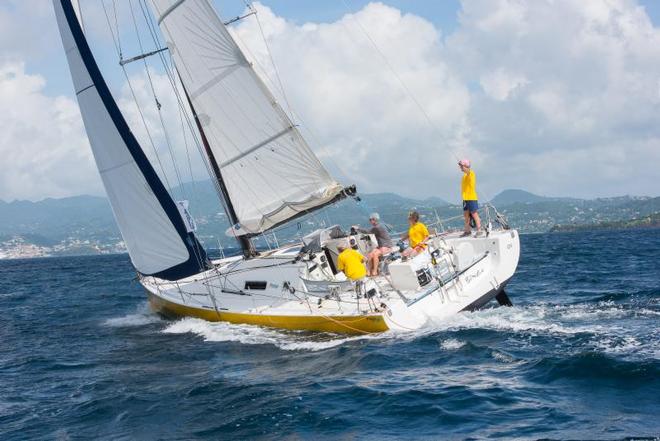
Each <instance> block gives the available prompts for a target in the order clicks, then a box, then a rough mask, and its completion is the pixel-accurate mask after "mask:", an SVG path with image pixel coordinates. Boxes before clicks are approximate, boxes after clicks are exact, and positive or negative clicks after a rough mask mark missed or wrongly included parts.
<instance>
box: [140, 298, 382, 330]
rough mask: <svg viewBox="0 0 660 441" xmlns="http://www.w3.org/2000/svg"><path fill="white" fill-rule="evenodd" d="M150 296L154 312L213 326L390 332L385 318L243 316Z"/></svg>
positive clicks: (375, 316)
mask: <svg viewBox="0 0 660 441" xmlns="http://www.w3.org/2000/svg"><path fill="white" fill-rule="evenodd" d="M148 295H149V304H150V305H151V308H152V309H153V310H154V311H156V312H158V313H160V314H163V315H166V316H176V317H197V318H201V319H204V320H208V321H210V322H229V323H236V324H246V325H259V326H268V327H271V328H281V329H297V330H307V331H321V332H336V333H341V334H373V333H377V332H384V331H387V330H388V329H389V328H388V327H387V324H386V323H385V320H384V319H383V316H382V315H381V314H374V315H357V316H305V315H266V314H243V313H238V312H226V311H220V312H216V311H215V310H212V309H203V308H195V307H192V306H185V305H180V304H178V303H174V302H170V301H168V300H165V299H163V298H161V297H158V296H156V295H154V294H152V293H148Z"/></svg>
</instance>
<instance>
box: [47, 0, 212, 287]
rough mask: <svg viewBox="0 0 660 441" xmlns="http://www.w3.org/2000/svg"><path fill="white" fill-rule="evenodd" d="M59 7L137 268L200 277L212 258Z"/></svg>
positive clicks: (64, 0) (61, 4)
mask: <svg viewBox="0 0 660 441" xmlns="http://www.w3.org/2000/svg"><path fill="white" fill-rule="evenodd" d="M53 3H54V6H55V14H56V16H57V24H58V26H59V29H60V34H61V36H62V43H63V45H64V50H65V51H66V55H67V59H68V61H69V68H70V70H71V76H72V78H73V84H74V87H75V91H76V96H77V98H78V105H79V106H80V112H81V114H82V117H83V122H84V124H85V129H86V131H87V136H88V138H89V142H90V145H91V147H92V151H93V153H94V159H95V160H96V165H97V167H98V169H99V173H100V174H101V179H102V180H103V185H104V186H105V190H106V193H107V194H108V199H109V200H110V204H111V206H112V211H113V213H114V216H115V219H116V221H117V224H118V225H119V229H120V231H121V234H122V237H123V238H124V242H125V243H126V247H127V248H128V252H129V254H130V257H131V261H132V263H133V265H134V266H135V268H136V269H137V270H138V271H139V272H140V273H142V274H144V275H155V276H158V277H161V278H165V279H169V280H175V279H179V278H182V277H187V276H190V275H193V274H196V273H199V272H200V271H202V270H204V269H206V268H207V262H208V259H207V257H206V254H205V252H204V250H203V249H202V247H201V245H200V244H199V242H198V241H197V239H196V238H195V236H194V235H193V233H190V232H188V231H187V229H186V226H185V224H184V222H183V220H182V218H181V215H180V214H179V211H178V209H177V206H176V204H175V203H174V201H173V200H172V198H171V197H170V195H169V193H168V192H167V190H166V189H165V187H164V186H163V184H162V182H161V181H160V179H159V177H158V175H157V174H156V172H155V171H154V169H153V167H152V166H151V164H150V163H149V161H148V160H147V157H146V156H145V154H144V152H143V151H142V148H141V147H140V145H139V144H138V142H137V140H136V139H135V137H134V136H133V134H132V133H131V131H130V129H129V127H128V125H127V124H126V121H125V120H124V118H123V116H122V115H121V113H120V111H119V108H118V107H117V104H116V103H115V101H114V99H113V98H112V95H111V94H110V91H109V89H108V87H107V85H106V84H105V81H104V80H103V77H102V76H101V73H100V71H99V69H98V66H97V65H96V62H95V60H94V57H93V56H92V53H91V51H90V48H89V46H88V44H87V41H86V39H85V36H84V34H83V32H82V28H81V26H80V23H79V21H78V19H77V17H76V13H75V12H74V9H73V6H72V4H71V1H70V0H54V1H53Z"/></svg>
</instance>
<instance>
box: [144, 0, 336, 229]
mask: <svg viewBox="0 0 660 441" xmlns="http://www.w3.org/2000/svg"><path fill="white" fill-rule="evenodd" d="M152 5H153V8H154V12H155V15H156V18H157V20H158V23H159V25H160V28H161V30H162V32H163V34H164V35H165V38H166V40H167V45H168V47H169V49H170V53H171V54H172V57H173V58H174V63H175V64H176V66H177V70H178V72H179V75H180V77H181V81H182V82H183V85H184V86H185V88H186V90H187V92H188V94H189V97H190V100H191V102H192V105H193V106H194V108H195V110H196V112H197V116H198V120H199V122H200V124H201V126H202V130H203V131H204V133H205V135H206V137H207V138H208V141H209V145H210V148H211V149H212V151H213V156H214V157H215V158H216V160H217V162H218V169H219V173H221V174H222V176H221V177H219V178H220V179H222V180H223V181H224V183H225V185H226V187H227V190H228V194H229V199H230V203H231V204H232V205H233V208H234V210H235V212H236V215H237V218H238V221H239V225H237V226H235V227H236V228H235V230H234V232H235V234H237V235H243V234H246V235H255V234H259V233H262V232H263V231H265V230H268V229H269V228H272V227H274V226H276V225H278V224H281V223H283V222H286V221H287V220H290V219H292V218H294V217H297V216H298V215H300V213H304V212H307V211H309V210H312V209H314V208H316V207H319V206H322V205H325V204H327V203H329V202H331V201H334V200H336V199H338V198H340V197H342V196H343V191H344V190H343V188H342V187H341V185H339V184H338V183H337V182H336V181H335V180H334V179H333V178H332V177H331V176H330V174H329V173H328V172H327V171H326V170H325V168H324V167H323V165H322V164H321V163H320V161H319V160H318V158H317V157H316V155H315V154H314V153H313V152H312V150H311V149H310V148H309V146H308V145H307V143H306V142H305V140H304V139H303V137H302V136H301V134H300V132H299V131H298V129H297V128H296V127H295V126H294V125H293V123H292V122H291V120H290V119H289V118H288V116H287V115H286V113H284V111H283V110H282V108H281V107H280V106H279V104H277V102H276V101H275V98H274V97H273V95H272V94H271V93H270V91H269V90H268V88H267V87H266V85H265V84H264V83H263V82H262V81H261V79H260V78H259V77H258V75H257V74H256V72H255V71H254V69H253V68H252V66H251V65H250V63H249V62H248V61H247V60H246V58H245V56H244V55H243V53H242V52H241V50H240V49H239V47H238V46H237V44H236V42H235V41H234V40H233V38H232V37H231V35H230V34H229V31H228V30H227V28H226V27H225V25H224V24H223V22H222V20H221V19H220V17H219V16H218V15H217V13H216V12H215V10H214V9H213V7H212V6H211V5H210V4H209V2H208V0H152Z"/></svg>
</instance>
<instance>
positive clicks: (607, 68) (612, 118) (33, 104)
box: [0, 0, 660, 200]
mask: <svg viewBox="0 0 660 441" xmlns="http://www.w3.org/2000/svg"><path fill="white" fill-rule="evenodd" d="M12 5H15V6H14V8H17V7H18V6H16V5H19V3H16V2H13V3H12ZM257 7H258V8H259V10H260V13H259V18H260V20H261V24H262V25H263V30H264V33H265V35H266V37H267V39H268V44H269V46H270V49H271V51H272V53H273V56H274V58H275V60H276V63H277V66H278V69H279V72H280V75H281V78H282V81H283V83H284V86H285V89H286V91H287V97H288V99H289V101H290V102H291V103H292V105H293V107H294V108H295V109H296V111H297V113H298V114H300V116H302V119H303V120H304V122H305V123H306V125H307V126H309V127H310V128H311V129H313V131H314V133H315V135H317V136H315V137H313V136H308V139H309V141H310V144H312V146H313V147H314V148H315V149H316V150H317V152H319V154H320V156H321V157H322V158H323V159H324V160H325V162H326V163H327V164H328V165H329V167H330V168H331V169H333V168H334V166H333V164H332V163H333V162H335V163H338V164H339V165H340V167H341V168H342V169H343V170H344V171H345V172H346V174H347V175H349V178H348V180H351V181H353V182H356V183H357V184H358V186H359V187H360V188H361V189H362V190H363V191H396V192H399V193H402V194H407V195H417V196H430V195H438V196H442V197H446V198H449V199H453V200H456V199H458V189H457V187H458V179H459V175H458V171H457V169H456V167H455V159H454V157H453V155H452V153H455V154H457V155H460V156H468V157H470V158H471V159H472V160H473V162H474V163H475V167H476V170H477V173H478V176H479V186H480V191H481V197H482V198H487V197H492V196H493V195H494V194H495V193H496V192H498V191H500V190H502V189H504V188H507V187H516V188H527V189H529V190H532V191H536V192H539V193H542V194H551V195H572V196H586V197H591V196H604V195H612V194H622V193H631V194H652V195H657V194H659V193H660V182H658V179H657V176H658V174H657V171H656V165H655V164H658V163H660V125H659V124H657V121H658V110H659V109H660V86H659V85H660V29H658V28H655V27H654V26H653V24H652V23H651V22H650V20H649V18H648V16H647V15H646V13H645V11H644V9H643V8H642V7H640V6H639V4H638V3H637V2H636V1H635V0H589V1H580V2H576V1H573V0H539V1H535V2H528V1H522V0H463V1H462V9H461V11H460V14H459V18H458V20H459V23H458V26H457V28H456V30H455V31H454V32H453V33H452V34H451V35H445V36H443V34H442V32H441V30H440V29H437V28H436V27H434V25H433V24H432V23H430V22H429V21H428V20H425V19H424V18H421V17H417V16H414V15H411V14H403V13H401V12H400V11H399V10H397V9H395V8H392V7H389V6H386V5H384V4H382V3H371V4H369V5H367V6H365V7H364V8H363V9H361V10H359V11H357V12H355V14H353V15H346V16H344V17H342V18H340V19H339V20H337V21H335V22H333V23H305V24H296V23H293V22H290V21H287V20H286V19H284V18H282V17H278V16H276V15H274V14H273V12H272V11H271V10H270V9H268V8H266V7H264V6H262V5H259V4H257ZM5 12H6V11H5ZM120 12H121V11H120ZM123 14H124V15H125V12H124V13H123ZM10 15H11V14H10ZM42 15H43V14H42ZM42 15H38V14H37V16H38V17H42ZM99 17H100V18H99ZM102 19H103V20H104V17H101V16H100V15H98V14H97V18H96V21H97V22H98V23H101V22H103V20H102ZM3 20H4V21H3ZM0 22H1V23H6V22H7V15H6V14H5V13H3V11H2V10H1V9H0ZM35 23H39V25H40V26H41V25H42V19H41V18H39V19H38V20H36V19H35ZM126 23H128V24H130V22H128V21H127V20H123V26H127V24H126ZM358 23H359V24H358ZM102 25H103V26H105V24H104V23H101V24H99V28H100V27H101V26H102ZM360 25H362V26H363V27H364V28H365V29H367V31H368V33H369V35H370V36H371V38H373V40H374V41H375V42H376V44H377V45H378V47H379V48H380V49H381V50H382V52H383V53H384V55H385V56H386V57H387V59H388V60H389V63H390V64H391V65H392V66H393V68H394V70H395V71H396V72H397V74H398V75H399V76H400V77H401V79H403V81H404V82H405V84H406V85H407V87H408V88H409V89H410V90H411V91H412V93H413V95H414V96H415V97H416V98H417V100H418V101H419V103H420V104H421V106H422V107H423V108H424V109H425V111H426V112H427V114H428V115H429V117H430V119H431V120H432V126H433V127H430V126H429V124H428V123H427V122H426V120H425V117H424V115H423V114H422V113H421V112H420V111H419V109H418V108H417V106H416V104H415V103H414V101H413V100H412V99H411V98H410V97H409V96H408V94H407V93H406V91H405V90H404V89H403V88H402V86H401V84H400V83H399V80H398V79H397V78H396V76H395V75H394V74H393V73H392V72H391V71H390V70H389V68H388V67H387V65H386V63H385V62H384V61H383V59H382V58H381V57H380V55H379V54H378V53H377V52H376V51H375V50H374V48H373V46H372V44H371V42H370V41H369V40H368V38H367V37H365V35H364V34H363V32H362V31H361V29H360ZM53 26H54V24H53ZM51 30H52V29H51ZM104 32H105V33H106V34H107V28H106V29H104ZM233 32H234V34H235V35H236V36H237V37H238V38H239V44H241V45H243V46H244V47H246V48H249V53H248V57H249V58H252V59H254V60H255V61H256V62H257V63H256V65H257V68H258V70H260V71H261V72H263V73H264V74H265V75H266V76H267V77H269V78H274V72H273V69H272V66H271V65H270V60H269V58H268V56H267V52H266V49H265V47H264V45H263V41H262V39H261V34H260V31H259V28H258V26H257V23H256V21H255V20H254V17H251V18H248V19H246V20H243V21H241V22H239V23H238V24H237V25H236V26H235V27H233ZM46 33H47V34H48V35H50V34H51V32H50V31H48V32H46ZM1 35H4V33H3V30H2V26H0V36H1ZM102 35H103V32H101V31H99V34H98V37H97V38H96V40H99V41H100V40H102ZM3 40H4V39H3ZM58 43H59V42H58ZM93 43H97V41H94V42H93ZM100 43H101V44H103V41H100ZM105 44H106V45H109V41H108V39H107V35H106V37H105ZM126 44H127V45H128V43H126ZM6 47H7V46H6V45H5V46H4V48H6ZM4 48H3V50H5V51H6V50H7V49H4ZM33 52H34V51H33V50H31V49H29V48H26V49H25V57H24V58H26V59H30V57H32V56H33ZM125 52H127V53H128V52H131V51H130V50H128V49H127V50H126V51H125ZM97 53H98V54H99V55H100V56H102V55H107V54H109V53H111V52H108V51H107V47H106V48H101V50H99V51H97ZM12 54H13V53H12ZM131 54H132V52H131ZM12 56H14V57H15V54H13V55H12ZM111 61H112V60H111ZM113 65H114V61H113V62H112V63H107V66H106V65H105V64H103V68H106V67H108V68H112V66H113ZM5 66H14V67H12V68H11V69H13V71H16V72H18V73H15V74H14V75H15V76H16V77H17V78H19V77H20V78H22V80H21V81H18V80H16V79H9V78H8V77H7V75H4V76H3V77H1V78H2V79H0V81H1V82H2V83H0V88H2V89H1V90H2V91H3V92H2V93H3V96H2V97H1V98H3V101H1V102H3V103H4V102H7V101H5V96H7V97H9V98H10V99H14V100H17V101H22V103H23V104H21V106H19V108H18V109H15V110H12V112H9V113H7V112H5V111H4V110H3V117H4V116H5V114H7V115H9V117H8V118H7V117H4V118H3V121H2V122H0V124H2V125H4V127H6V128H7V130H5V132H4V134H3V137H2V138H0V139H2V143H1V144H0V150H2V151H3V152H5V151H10V150H11V148H10V147H8V146H15V145H23V143H24V141H23V140H22V137H21V134H20V131H19V129H18V127H20V124H22V123H23V122H22V120H23V119H24V118H25V117H27V115H38V116H40V118H41V119H45V120H47V121H48V124H43V123H42V124H41V125H39V126H37V125H36V123H35V127H34V128H33V129H31V130H33V131H34V134H35V138H38V137H39V136H40V135H39V133H41V132H44V133H46V132H47V133H50V134H52V133H55V134H56V135H54V136H50V138H49V141H51V143H50V145H56V146H57V147H56V148H54V149H52V151H51V152H50V153H49V155H50V156H44V155H45V153H44V152H43V151H40V150H39V149H38V148H36V147H32V145H33V144H30V143H28V144H27V146H26V148H25V151H26V152H27V151H31V152H33V153H34V154H25V155H23V154H22V152H19V153H16V152H13V151H12V152H11V154H12V155H14V156H13V157H12V160H13V161H14V164H13V165H14V168H15V169H17V170H23V172H22V175H21V176H20V179H21V180H22V181H17V180H16V179H18V177H16V176H15V177H14V178H11V177H10V175H8V174H6V173H4V172H3V175H2V177H0V197H3V198H13V197H31V198H38V197H41V196H46V195H61V194H67V193H68V194H77V193H80V192H81V190H80V189H81V188H85V191H89V190H87V188H88V187H90V186H91V187H92V188H97V186H98V180H97V178H96V172H95V171H94V168H93V167H92V166H91V163H90V154H89V153H85V152H87V150H85V149H86V147H85V145H84V136H83V135H82V134H81V124H80V122H79V121H78V120H76V121H75V122H74V121H73V120H74V119H76V118H78V116H77V115H76V113H75V112H77V110H75V108H76V106H75V102H74V101H73V100H71V99H68V98H64V97H59V98H53V97H48V96H47V95H46V94H45V93H44V91H43V87H44V86H43V78H40V77H39V76H35V75H27V74H25V72H24V71H23V69H22V68H17V67H16V66H20V65H17V64H15V63H13V64H10V65H7V64H5ZM4 69H7V68H6V67H5V68H4ZM131 69H136V68H134V67H131ZM61 71H62V72H64V69H62V70H61ZM58 72H59V71H58ZM132 72H134V73H133V76H132V78H133V81H134V85H135V86H136V91H137V93H138V95H139V97H140V98H139V99H140V100H141V102H143V108H144V109H145V112H146V113H145V114H146V118H147V120H148V121H149V123H150V126H151V127H152V128H153V134H154V137H155V139H156V144H157V149H158V150H159V155H161V158H162V159H163V162H165V163H166V164H165V168H168V167H171V166H170V165H168V164H167V163H169V153H168V152H167V151H166V147H165V144H164V142H163V139H164V137H163V132H162V129H161V128H160V122H159V120H158V113H157V112H156V110H155V106H154V105H153V101H152V98H151V95H150V91H149V88H148V86H147V83H146V82H145V81H146V79H145V77H144V74H143V73H142V74H140V73H137V72H136V71H132ZM115 75H116V74H115ZM153 77H154V81H155V85H156V88H157V92H158V96H159V99H160V100H161V102H162V103H163V111H164V112H165V114H164V118H165V119H166V126H167V127H168V128H171V133H170V135H171V136H172V138H173V142H172V143H173V145H174V146H175V149H177V151H178V153H177V157H178V160H177V162H178V163H179V165H180V166H181V167H184V166H185V163H186V158H185V156H183V153H182V152H183V148H182V143H183V138H181V131H180V130H178V129H176V127H177V126H178V114H176V112H175V109H176V103H175V101H174V98H173V96H172V95H171V92H170V90H169V85H168V84H169V83H168V81H167V79H166V77H164V76H162V75H159V74H158V73H157V72H154V75H153ZM67 80H68V78H67ZM272 86H273V89H274V91H275V92H276V94H278V95H279V91H278V89H279V88H278V87H276V85H272ZM7 91H12V92H11V93H12V94H13V95H6V94H9V93H10V92H7ZM116 92H117V93H116V94H117V96H118V97H119V102H120V105H121V106H122V108H123V109H124V110H125V113H126V115H127V118H128V119H129V121H130V122H131V124H132V126H133V127H134V128H135V131H136V133H137V134H138V136H139V137H140V139H141V140H146V137H145V133H144V130H143V128H142V124H141V122H140V120H139V115H137V113H136V112H135V107H134V106H133V105H132V104H131V102H130V94H129V92H128V90H127V89H126V87H125V86H124V87H123V88H117V90H116ZM26 97H28V99H26ZM280 101H281V102H283V103H284V100H283V99H282V97H280ZM284 107H286V105H285V106H284ZM44 109H47V110H44ZM173 109H174V110H173ZM21 112H22V113H21ZM173 112H174V113H173ZM58 118H60V120H61V119H62V118H65V119H66V118H70V120H67V121H69V122H68V123H67V124H65V125H67V127H68V128H67V127H60V126H57V125H56V124H55V122H56V121H57V120H58ZM74 126H75V127H77V128H76V129H75V130H74V129H73V127H74ZM44 136H45V135H44ZM65 136H70V139H66V138H64V137H65ZM53 139H55V141H57V140H58V139H61V140H60V141H59V142H55V143H53V142H52V140H53ZM65 141H66V142H65ZM34 144H39V141H35V143H34ZM144 147H145V150H146V151H147V153H148V154H152V153H151V150H152V149H151V147H150V146H149V144H148V143H146V141H145V143H144ZM58 152H59V153H58ZM74 153H75V154H74ZM38 155H41V156H38ZM71 155H73V156H75V157H78V158H79V161H80V162H79V163H78V165H77V166H76V165H74V167H76V170H79V173H78V174H80V179H78V180H76V181H75V182H74V181H71V179H72V177H71V176H64V175H61V174H58V170H60V169H62V168H64V166H65V165H66V161H64V160H63V158H64V157H66V156H71ZM76 155H77V156H76ZM37 157H39V158H40V159H41V160H40V161H36V160H35V159H34V158H37ZM152 157H153V156H152ZM330 159H332V161H330ZM43 160H45V161H43ZM48 161H51V163H50V165H45V164H46V163H47V162H48ZM85 161H86V162H85ZM34 162H41V163H42V165H41V168H40V169H36V168H34V167H35V166H34V165H33V163H34ZM5 164H6V161H3V165H2V166H0V167H2V168H3V169H8V166H7V165H5ZM86 167H87V168H86ZM194 167H195V175H196V176H200V175H201V174H202V172H203V170H202V167H201V165H200V164H199V162H197V164H195V165H194ZM156 168H158V166H157V164H156ZM14 173H17V172H14ZM30 173H33V174H32V175H30ZM167 174H168V176H169V177H170V178H171V179H172V177H173V173H172V172H171V170H170V171H168V173H167ZM30 176H31V182H32V183H31V184H30V185H21V184H17V183H16V182H23V181H25V180H27V179H28V177H30ZM85 176H86V178H85ZM184 176H189V174H188V173H184ZM84 179H87V181H86V182H88V183H89V184H90V185H86V186H81V183H82V182H83V181H84ZM40 183H41V184H40Z"/></svg>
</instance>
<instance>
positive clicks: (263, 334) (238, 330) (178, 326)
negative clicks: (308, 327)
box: [162, 318, 390, 351]
mask: <svg viewBox="0 0 660 441" xmlns="http://www.w3.org/2000/svg"><path fill="white" fill-rule="evenodd" d="M162 332H164V333H167V334H186V333H192V334H196V335H199V336H200V337H203V338H204V340H205V341H209V342H239V343H243V344H252V345H263V344H267V345H273V346H276V347H278V348H280V349H282V350H285V351H297V350H304V351H322V350H324V349H329V348H334V347H336V346H339V345H342V344H345V343H349V342H356V341H361V340H374V339H379V338H381V339H382V338H384V337H383V336H378V335H364V336H342V335H338V334H318V333H317V334H310V333H308V332H304V331H284V330H278V329H272V328H265V327H261V326H254V325H238V324H233V323H226V322H209V321H206V320H202V319H198V318H184V319H181V320H177V321H176V322H174V323H172V324H170V325H169V326H167V327H166V328H165V329H164V330H163V331H162ZM387 334H390V333H387Z"/></svg>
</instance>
